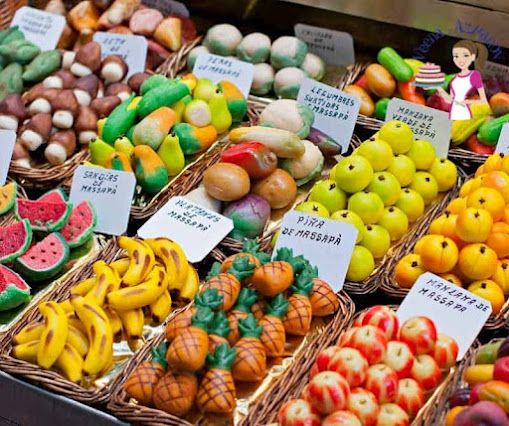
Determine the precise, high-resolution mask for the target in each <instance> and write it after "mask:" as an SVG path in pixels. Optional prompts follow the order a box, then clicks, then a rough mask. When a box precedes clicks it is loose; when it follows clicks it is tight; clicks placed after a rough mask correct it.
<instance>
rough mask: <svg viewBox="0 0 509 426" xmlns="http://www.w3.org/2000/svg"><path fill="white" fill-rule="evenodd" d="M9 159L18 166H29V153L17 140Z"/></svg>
mask: <svg viewBox="0 0 509 426" xmlns="http://www.w3.org/2000/svg"><path fill="white" fill-rule="evenodd" d="M11 159H12V161H13V162H14V163H17V164H18V165H25V166H27V167H29V166H30V153H29V152H28V150H27V149H26V148H25V147H24V146H23V144H22V143H21V142H20V141H19V140H17V141H16V143H15V144H14V150H13V151H12V157H11Z"/></svg>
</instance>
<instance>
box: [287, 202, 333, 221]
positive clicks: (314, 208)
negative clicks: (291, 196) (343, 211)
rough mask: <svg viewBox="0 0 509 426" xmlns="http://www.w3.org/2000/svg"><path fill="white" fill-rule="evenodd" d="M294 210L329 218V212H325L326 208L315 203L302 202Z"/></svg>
mask: <svg viewBox="0 0 509 426" xmlns="http://www.w3.org/2000/svg"><path fill="white" fill-rule="evenodd" d="M295 210H297V211H298V212H302V213H307V214H312V215H315V216H321V217H329V210H327V207H325V206H324V205H323V204H320V203H317V202H316V201H304V202H303V203H300V204H299V205H298V206H297V207H295Z"/></svg>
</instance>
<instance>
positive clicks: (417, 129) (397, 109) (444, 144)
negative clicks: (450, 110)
mask: <svg viewBox="0 0 509 426" xmlns="http://www.w3.org/2000/svg"><path fill="white" fill-rule="evenodd" d="M391 120H399V121H402V122H403V123H406V124H408V125H409V126H410V127H411V128H412V131H413V132H414V136H415V138H416V139H422V140H425V141H429V142H431V143H432V144H433V146H434V147H435V151H436V154H437V156H438V157H440V158H447V153H448V152H449V143H450V140H451V120H449V115H448V114H447V113H446V112H445V111H440V110H438V109H434V108H429V107H427V106H423V105H417V104H414V103H412V102H407V101H404V100H403V99H398V98H392V99H391V100H390V101H389V105H388V106H387V114H386V115H385V121H386V122H387V121H391Z"/></svg>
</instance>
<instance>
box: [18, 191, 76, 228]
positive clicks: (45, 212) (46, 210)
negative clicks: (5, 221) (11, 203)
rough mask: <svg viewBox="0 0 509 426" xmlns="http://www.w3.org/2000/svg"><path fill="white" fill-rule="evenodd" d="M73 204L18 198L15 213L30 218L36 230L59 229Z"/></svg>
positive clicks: (65, 220) (22, 217) (21, 217)
mask: <svg viewBox="0 0 509 426" xmlns="http://www.w3.org/2000/svg"><path fill="white" fill-rule="evenodd" d="M71 210H72V204H68V203H61V202H59V203H48V202H46V201H39V200H25V199H23V198H18V199H17V201H16V210H15V211H14V214H15V215H16V217H17V218H18V219H20V220H21V219H28V220H29V221H30V224H31V225H32V228H33V229H34V230H35V231H43V232H52V231H58V230H59V229H60V228H62V226H64V224H65V222H67V219H68V218H69V215H70V214H71Z"/></svg>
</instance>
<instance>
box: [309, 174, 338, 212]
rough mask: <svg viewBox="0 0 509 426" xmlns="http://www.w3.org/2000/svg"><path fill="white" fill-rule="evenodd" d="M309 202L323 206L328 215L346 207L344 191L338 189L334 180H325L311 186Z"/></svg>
mask: <svg viewBox="0 0 509 426" xmlns="http://www.w3.org/2000/svg"><path fill="white" fill-rule="evenodd" d="M309 201H317V202H319V203H320V204H322V205H324V206H325V207H326V208H327V210H329V213H334V212H335V211H338V210H342V209H344V208H345V207H346V194H345V191H343V190H342V189H341V188H338V185H337V184H336V181H335V180H332V179H325V180H321V181H318V182H316V183H315V184H314V185H313V188H311V193H310V194H309Z"/></svg>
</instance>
